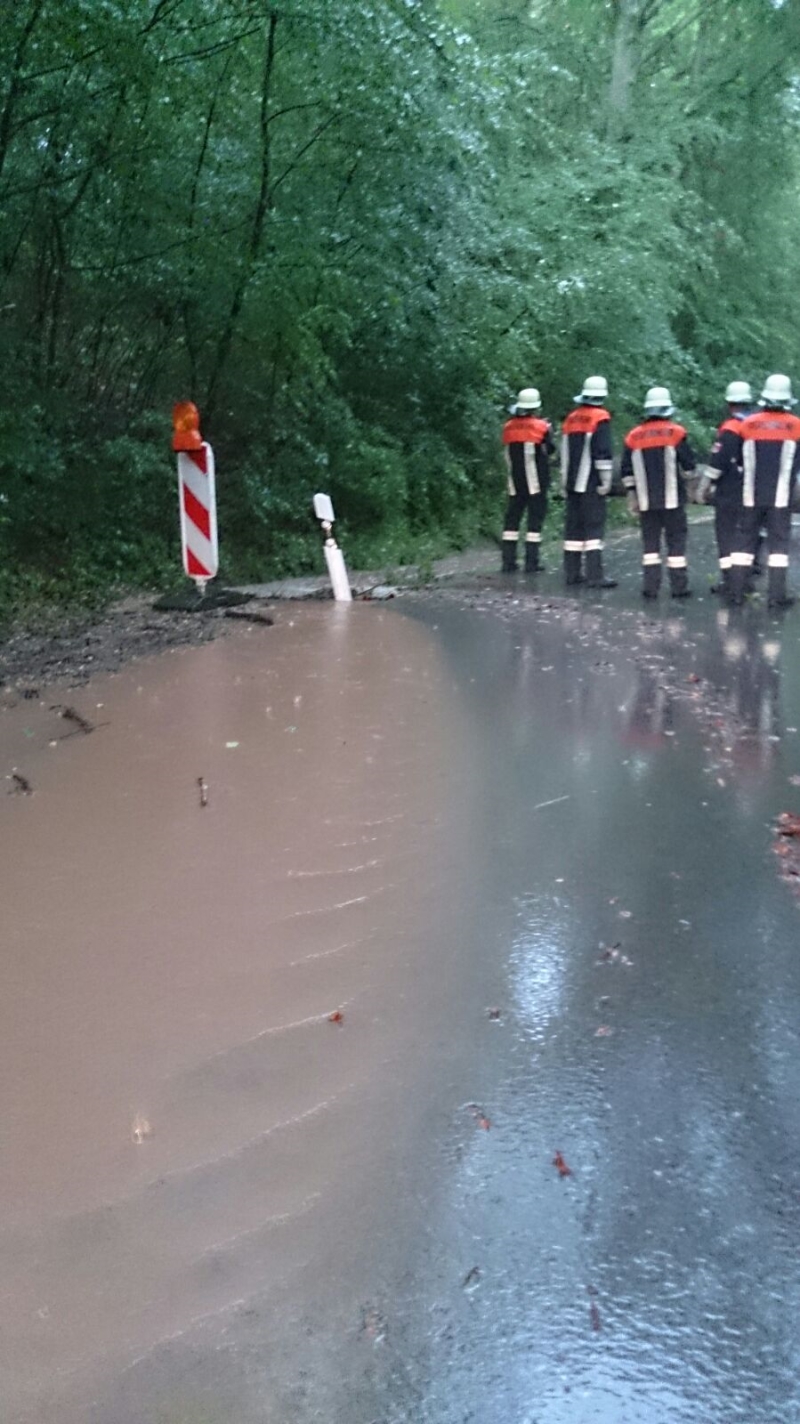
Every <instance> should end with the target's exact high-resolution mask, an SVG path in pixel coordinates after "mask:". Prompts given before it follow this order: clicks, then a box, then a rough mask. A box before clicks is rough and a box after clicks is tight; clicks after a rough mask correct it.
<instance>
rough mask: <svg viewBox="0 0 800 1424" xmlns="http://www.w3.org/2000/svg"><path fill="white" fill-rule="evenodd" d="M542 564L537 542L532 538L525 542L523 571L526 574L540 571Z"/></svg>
mask: <svg viewBox="0 0 800 1424" xmlns="http://www.w3.org/2000/svg"><path fill="white" fill-rule="evenodd" d="M543 568H544V565H543V564H542V563H540V561H539V544H538V542H537V543H535V544H534V542H533V540H530V541H526V543H525V572H526V574H538V573H541V572H542V569H543Z"/></svg>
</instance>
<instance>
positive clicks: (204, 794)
mask: <svg viewBox="0 0 800 1424" xmlns="http://www.w3.org/2000/svg"><path fill="white" fill-rule="evenodd" d="M197 789H198V791H199V792H200V805H201V806H207V805H208V783H207V782H206V781H204V780H203V778H202V776H198V778H197Z"/></svg>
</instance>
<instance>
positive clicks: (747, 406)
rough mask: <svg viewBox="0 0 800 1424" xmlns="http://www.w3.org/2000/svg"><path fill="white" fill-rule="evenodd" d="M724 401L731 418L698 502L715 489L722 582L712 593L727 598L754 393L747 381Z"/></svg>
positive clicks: (733, 385)
mask: <svg viewBox="0 0 800 1424" xmlns="http://www.w3.org/2000/svg"><path fill="white" fill-rule="evenodd" d="M725 399H726V401H727V402H728V415H727V418H726V419H725V420H723V422H722V424H721V425H720V427H719V429H718V430H717V438H716V441H715V442H714V446H713V448H712V450H711V455H710V456H709V461H708V464H707V465H706V468H705V472H704V476H703V479H702V481H701V485H700V491H699V500H700V503H701V504H702V503H703V502H704V498H705V495H706V493H707V491H708V489H709V487H710V488H712V489H713V491H714V532H715V534H716V539H717V551H718V553H719V568H720V579H719V583H715V584H713V585H712V588H711V592H712V593H722V594H725V595H727V593H728V591H729V584H730V571H731V558H732V555H733V551H734V548H735V547H736V542H737V531H738V528H739V522H740V520H741V517H742V470H741V466H740V465H739V464H738V450H739V438H738V437H739V432H740V429H741V425H742V421H743V420H745V419H746V418H747V416H748V415H751V414H752V412H753V392H752V390H751V389H750V386H749V385H748V383H747V381H731V383H730V385H729V386H728V388H727V390H726V392H725ZM754 572H755V570H754Z"/></svg>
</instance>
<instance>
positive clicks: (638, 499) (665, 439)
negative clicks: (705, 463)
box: [621, 386, 695, 598]
mask: <svg viewBox="0 0 800 1424" xmlns="http://www.w3.org/2000/svg"><path fill="white" fill-rule="evenodd" d="M674 414H675V407H674V405H673V404H672V397H671V396H670V393H669V391H668V390H667V388H666V386H652V387H651V388H650V390H649V391H648V392H647V395H646V396H645V398H644V420H643V421H642V423H641V425H637V426H635V427H634V429H633V430H631V431H629V432H628V434H627V435H626V436H625V449H624V451H623V454H622V471H621V473H622V483H623V485H624V486H625V488H626V489H627V490H628V507H629V509H630V511H631V513H632V514H638V515H639V519H640V521H641V526H642V543H643V546H644V548H643V554H642V568H643V581H642V594H643V595H644V597H645V598H657V597H658V591H659V589H660V587H661V535H662V533H663V535H664V538H665V540H666V545H667V568H668V570H669V582H670V589H671V591H672V597H673V598H688V597H689V596H690V594H689V587H688V574H687V571H686V479H685V476H686V475H688V474H689V473H690V472H691V471H692V470H693V469H694V468H695V458H694V454H693V452H692V449H691V447H690V445H689V442H688V440H687V439H686V431H685V430H684V428H683V426H682V425H679V424H678V422H677V421H676V420H673V419H672V417H673V415H674ZM681 476H683V478H681Z"/></svg>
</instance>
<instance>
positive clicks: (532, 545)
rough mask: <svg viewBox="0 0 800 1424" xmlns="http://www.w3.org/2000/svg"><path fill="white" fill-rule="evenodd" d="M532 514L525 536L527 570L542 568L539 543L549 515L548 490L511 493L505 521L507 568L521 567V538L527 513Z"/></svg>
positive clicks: (504, 562)
mask: <svg viewBox="0 0 800 1424" xmlns="http://www.w3.org/2000/svg"><path fill="white" fill-rule="evenodd" d="M525 513H527V515H528V532H527V534H526V535H525V569H526V571H527V572H528V573H531V572H534V573H535V572H536V571H537V570H538V568H539V545H540V544H541V542H542V525H543V524H544V521H545V517H546V515H547V491H546V490H542V491H541V492H540V493H539V494H517V493H515V494H511V495H509V497H508V504H507V505H506V517H505V519H504V520H503V567H504V569H506V571H510V570H513V569H515V568H516V566H517V538H518V536H519V526H520V524H521V522H522V516H523V514H525Z"/></svg>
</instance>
